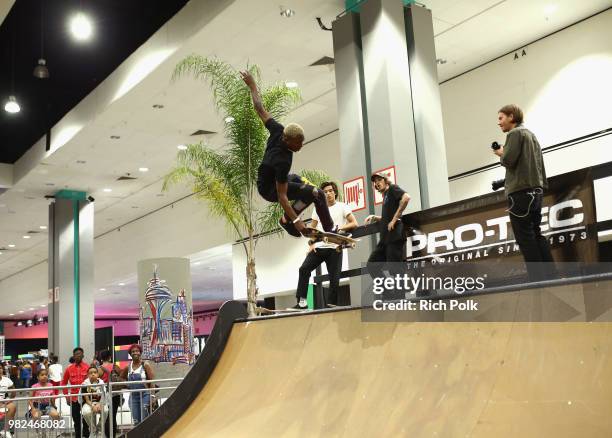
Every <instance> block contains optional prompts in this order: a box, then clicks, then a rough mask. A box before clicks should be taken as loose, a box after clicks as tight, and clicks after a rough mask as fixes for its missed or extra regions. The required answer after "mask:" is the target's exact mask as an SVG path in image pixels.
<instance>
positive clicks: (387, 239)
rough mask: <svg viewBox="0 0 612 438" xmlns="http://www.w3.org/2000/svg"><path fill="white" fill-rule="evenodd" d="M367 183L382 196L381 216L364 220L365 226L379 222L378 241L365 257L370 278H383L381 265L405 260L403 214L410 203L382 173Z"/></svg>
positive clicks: (393, 269) (397, 271) (393, 267)
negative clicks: (371, 184) (371, 183)
mask: <svg viewBox="0 0 612 438" xmlns="http://www.w3.org/2000/svg"><path fill="white" fill-rule="evenodd" d="M370 180H371V181H372V182H373V183H374V188H375V189H376V190H377V191H378V192H379V193H380V194H381V195H382V196H383V205H382V215H381V216H376V215H370V216H368V217H367V218H366V220H365V223H366V224H370V223H374V222H380V240H379V241H378V245H376V248H374V251H372V253H371V254H370V257H369V258H368V270H369V273H370V275H371V276H372V277H382V276H383V275H384V274H383V267H384V263H388V262H392V263H397V264H399V263H401V262H403V260H404V253H403V251H402V250H403V248H404V244H405V243H406V237H405V236H404V224H403V222H402V213H403V212H404V210H405V209H406V207H407V206H408V202H410V196H409V195H408V193H406V192H405V191H404V190H402V189H401V187H400V186H398V185H397V184H390V183H389V179H388V178H387V175H385V174H384V173H381V172H377V173H374V174H373V175H372V177H371V178H370ZM389 270H390V271H393V273H396V274H397V273H401V272H402V271H403V270H402V268H401V267H400V266H390V267H389ZM390 292H391V291H390ZM400 298H403V297H400Z"/></svg>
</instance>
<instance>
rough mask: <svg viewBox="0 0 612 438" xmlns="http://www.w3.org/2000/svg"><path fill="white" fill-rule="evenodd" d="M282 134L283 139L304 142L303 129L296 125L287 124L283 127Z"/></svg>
mask: <svg viewBox="0 0 612 438" xmlns="http://www.w3.org/2000/svg"><path fill="white" fill-rule="evenodd" d="M283 134H285V137H286V138H288V139H295V140H297V139H300V140H302V141H303V140H304V128H302V127H301V126H300V125H298V124H297V123H289V124H288V125H287V126H285V129H284V130H283Z"/></svg>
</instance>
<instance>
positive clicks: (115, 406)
mask: <svg viewBox="0 0 612 438" xmlns="http://www.w3.org/2000/svg"><path fill="white" fill-rule="evenodd" d="M121 402H122V400H121V396H120V395H113V412H112V414H110V415H107V416H106V423H105V424H104V434H105V435H106V438H108V437H110V436H111V435H110V433H109V432H110V419H111V415H112V416H113V436H117V411H118V410H119V405H120V404H121Z"/></svg>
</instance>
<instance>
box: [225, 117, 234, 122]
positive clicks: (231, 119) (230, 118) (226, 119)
mask: <svg viewBox="0 0 612 438" xmlns="http://www.w3.org/2000/svg"><path fill="white" fill-rule="evenodd" d="M234 120H235V119H234V118H233V117H232V116H228V117H226V118H225V123H232V122H233V121H234Z"/></svg>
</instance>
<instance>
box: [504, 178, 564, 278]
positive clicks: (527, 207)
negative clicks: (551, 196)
mask: <svg viewBox="0 0 612 438" xmlns="http://www.w3.org/2000/svg"><path fill="white" fill-rule="evenodd" d="M508 213H509V214H510V223H511V224H512V231H514V238H515V239H516V243H517V244H518V246H519V248H520V250H521V254H523V258H524V259H525V262H526V264H527V273H528V274H529V279H530V280H532V281H537V280H543V279H545V278H548V277H550V276H552V275H554V272H555V268H554V264H553V263H554V260H553V257H552V254H551V253H550V245H549V244H548V240H546V237H544V236H542V232H541V229H540V224H541V222H542V189H539V188H538V189H527V190H521V191H518V192H514V193H510V194H509V195H508Z"/></svg>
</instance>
